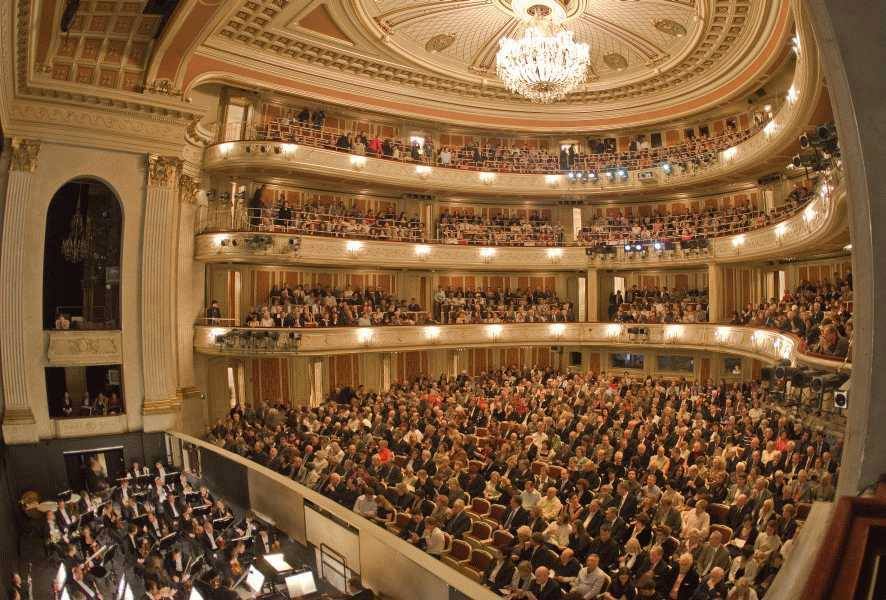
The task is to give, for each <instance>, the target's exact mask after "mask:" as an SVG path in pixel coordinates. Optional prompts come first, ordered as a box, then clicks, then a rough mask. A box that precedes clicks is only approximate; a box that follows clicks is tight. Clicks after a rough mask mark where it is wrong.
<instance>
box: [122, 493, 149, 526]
mask: <svg viewBox="0 0 886 600" xmlns="http://www.w3.org/2000/svg"><path fill="white" fill-rule="evenodd" d="M121 510H122V511H123V518H124V519H126V520H127V521H131V520H133V519H135V518H138V517H140V516H142V515H143V514H144V511H143V510H141V509H139V507H138V502H137V501H136V499H135V498H133V497H131V496H130V498H129V499H128V500H126V501H125V502H124V503H123V505H122V508H121Z"/></svg>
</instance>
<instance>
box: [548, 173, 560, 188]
mask: <svg viewBox="0 0 886 600" xmlns="http://www.w3.org/2000/svg"><path fill="white" fill-rule="evenodd" d="M545 183H546V184H548V187H552V188H555V187H557V186H559V185H560V176H559V175H545Z"/></svg>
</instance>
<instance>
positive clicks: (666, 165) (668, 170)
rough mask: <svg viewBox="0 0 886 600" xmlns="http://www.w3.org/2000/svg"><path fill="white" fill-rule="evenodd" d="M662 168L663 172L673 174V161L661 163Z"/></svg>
mask: <svg viewBox="0 0 886 600" xmlns="http://www.w3.org/2000/svg"><path fill="white" fill-rule="evenodd" d="M661 170H662V172H663V173H664V174H665V175H670V174H671V170H672V169H671V163H669V162H667V161H665V162H663V163H661Z"/></svg>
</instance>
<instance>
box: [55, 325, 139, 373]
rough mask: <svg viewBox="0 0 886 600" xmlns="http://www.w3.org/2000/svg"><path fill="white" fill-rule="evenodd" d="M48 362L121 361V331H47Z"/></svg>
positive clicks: (115, 362) (58, 364)
mask: <svg viewBox="0 0 886 600" xmlns="http://www.w3.org/2000/svg"><path fill="white" fill-rule="evenodd" d="M46 335H47V336H48V338H49V343H48V345H47V351H46V360H47V362H48V364H49V365H50V366H70V365H118V364H121V363H122V362H123V351H122V346H123V345H122V337H121V333H120V331H70V330H68V331H49V332H47V334H46Z"/></svg>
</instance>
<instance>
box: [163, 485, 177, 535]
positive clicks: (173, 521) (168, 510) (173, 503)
mask: <svg viewBox="0 0 886 600" xmlns="http://www.w3.org/2000/svg"><path fill="white" fill-rule="evenodd" d="M161 508H162V512H163V516H164V517H165V518H166V523H167V524H168V525H169V528H170V529H173V528H175V527H176V525H177V524H178V520H179V518H180V517H181V510H182V506H181V503H180V502H179V500H178V498H176V497H175V494H173V493H171V492H170V493H169V494H167V495H166V500H165V501H164V502H163V504H162V505H161Z"/></svg>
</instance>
